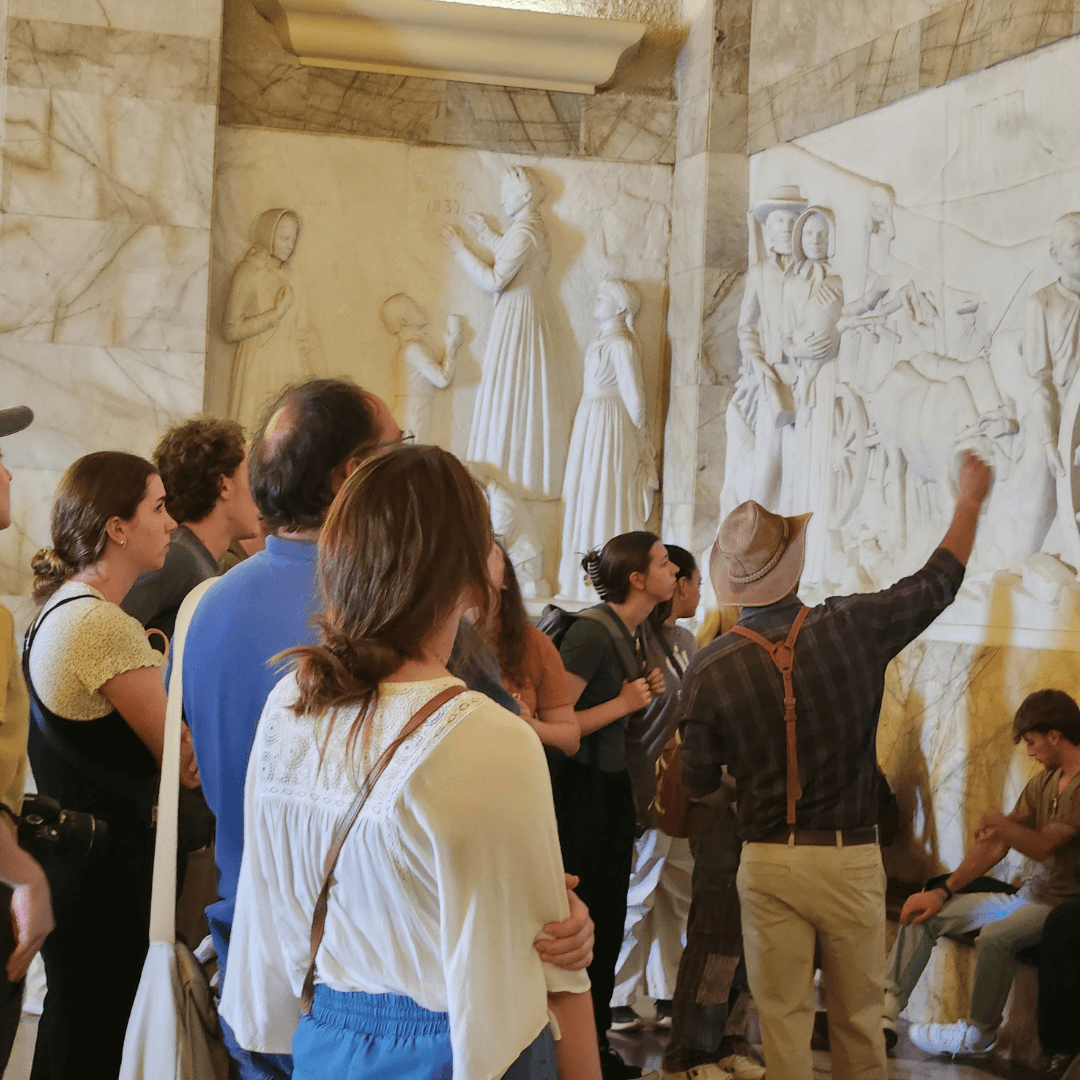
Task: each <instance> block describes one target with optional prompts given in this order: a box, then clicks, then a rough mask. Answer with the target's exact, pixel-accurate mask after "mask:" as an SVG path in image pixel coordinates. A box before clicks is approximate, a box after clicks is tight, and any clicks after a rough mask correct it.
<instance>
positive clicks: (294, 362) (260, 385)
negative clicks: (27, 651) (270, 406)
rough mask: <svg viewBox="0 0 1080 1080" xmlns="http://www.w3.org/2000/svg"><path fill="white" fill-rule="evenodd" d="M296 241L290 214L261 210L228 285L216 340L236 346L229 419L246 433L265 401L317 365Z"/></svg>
mask: <svg viewBox="0 0 1080 1080" xmlns="http://www.w3.org/2000/svg"><path fill="white" fill-rule="evenodd" d="M299 239H300V215H299V214H297V213H296V211H295V210H284V209H281V208H275V209H273V210H266V211H264V212H263V213H262V214H260V215H259V219H258V221H257V222H256V224H255V242H254V244H252V246H251V248H250V249H249V251H248V253H247V254H246V255H245V256H244V257H243V258H242V259H241V260H240V262H239V263H237V265H236V269H235V270H234V271H233V276H232V281H231V282H230V283H229V295H228V299H227V300H226V302H225V317H224V319H223V320H222V326H221V336H222V337H223V338H224V339H225V340H226V341H228V342H230V343H235V344H236V355H235V357H234V359H233V369H232V382H231V385H230V387H229V415H230V416H231V417H234V418H235V419H236V420H239V421H240V423H241V424H242V425H243V426H244V427H245V428H248V429H249V430H250V429H251V428H252V427H253V426H254V424H255V423H256V421H257V420H258V416H259V412H260V410H261V409H262V407H263V404H264V403H265V402H266V400H267V399H268V398H271V397H274V396H275V395H277V393H278V392H279V391H280V390H281V389H282V388H283V387H284V386H286V385H287V384H288V383H290V382H293V381H294V380H296V379H302V378H306V377H309V376H312V375H315V374H317V373H318V372H319V371H320V370H321V368H322V365H323V350H322V341H321V340H320V338H319V332H318V330H317V329H316V328H315V327H314V326H313V325H312V322H311V319H310V317H309V316H308V311H307V305H306V303H305V301H304V295H303V290H302V289H301V288H300V284H299V282H298V281H297V280H296V276H295V274H294V273H293V268H292V257H293V255H294V254H295V252H296V246H297V243H298V242H299Z"/></svg>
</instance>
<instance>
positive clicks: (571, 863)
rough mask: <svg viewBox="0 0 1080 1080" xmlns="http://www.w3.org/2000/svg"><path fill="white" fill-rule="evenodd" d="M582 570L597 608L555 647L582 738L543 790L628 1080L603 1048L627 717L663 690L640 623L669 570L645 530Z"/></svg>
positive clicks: (601, 1019) (596, 997) (621, 895)
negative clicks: (581, 906) (573, 878)
mask: <svg viewBox="0 0 1080 1080" xmlns="http://www.w3.org/2000/svg"><path fill="white" fill-rule="evenodd" d="M581 566H582V569H583V570H584V571H585V572H586V573H587V574H588V575H589V580H590V581H591V582H592V584H593V586H594V588H595V589H596V591H597V592H598V593H599V594H600V597H601V599H602V600H603V603H602V604H600V605H599V606H598V607H596V608H591V609H588V610H586V611H585V612H582V613H580V614H579V615H578V617H577V618H576V619H574V621H573V622H572V623H571V624H570V626H569V628H568V629H567V630H566V633H565V635H564V636H563V638H562V641H561V642H560V644H559V655H560V656H561V657H562V661H563V665H564V666H565V668H566V681H567V685H568V686H569V689H570V699H571V701H573V702H574V709H575V713H576V716H577V720H578V726H579V727H580V729H581V736H582V737H581V749H580V750H579V751H578V752H577V754H575V755H574V757H573V758H570V759H567V760H565V761H560V762H554V763H553V768H552V789H553V792H554V795H555V811H556V815H557V816H558V819H559V840H560V843H561V844H562V852H563V859H564V860H565V862H566V869H567V871H568V872H569V873H571V874H577V875H578V877H579V878H580V879H581V880H580V885H579V886H578V890H577V891H578V895H579V896H580V897H581V899H582V900H584V901H585V903H586V904H587V905H588V907H589V911H590V913H591V914H592V917H593V921H594V923H595V924H596V945H595V947H594V950H593V962H592V965H591V966H590V968H589V978H590V980H591V982H592V1001H593V1017H594V1021H595V1024H596V1032H597V1038H598V1039H599V1041H600V1063H601V1067H602V1069H603V1074H604V1080H631V1078H633V1077H638V1076H640V1075H641V1070H640V1069H638V1068H637V1067H636V1066H631V1065H627V1064H626V1063H625V1062H624V1061H623V1060H622V1058H621V1057H620V1056H619V1055H618V1053H617V1052H616V1051H615V1050H614V1049H613V1048H612V1047H610V1046H609V1045H608V1041H607V1031H608V1028H609V1027H610V1025H611V995H612V992H613V990H614V983H615V965H616V961H617V960H618V957H619V948H620V946H621V944H622V938H623V923H624V921H625V919H626V890H627V886H628V885H629V881H630V863H631V859H632V856H633V850H634V832H635V821H634V818H635V815H634V797H633V794H632V791H631V786H630V776H629V773H628V772H627V767H626V718H627V717H629V716H630V715H632V714H634V713H637V712H639V711H640V710H642V709H644V708H645V707H646V706H647V705H648V704H649V702H650V701H652V700H653V698H654V697H656V696H658V695H660V694H662V693H663V692H664V676H663V674H662V673H661V671H660V669H659V668H658V667H655V666H654V667H652V668H648V667H647V665H646V655H645V644H644V640H643V636H642V624H643V623H644V622H645V620H646V619H647V618H648V616H649V614H650V613H651V612H652V610H653V608H655V607H656V605H657V604H660V603H663V602H664V601H666V600H670V599H671V596H672V594H673V592H674V590H675V575H676V573H677V569H676V567H675V565H674V564H673V563H672V562H671V561H670V560H669V558H668V553H667V548H666V547H664V545H663V544H662V543H661V542H660V540H659V539H658V538H657V537H656V536H654V535H653V534H652V533H650V532H629V533H623V534H622V535H620V536H616V537H614V538H613V539H611V540H609V541H608V542H607V543H606V544H605V545H604V547H603V549H602V550H600V551H590V552H589V553H588V554H587V555H586V556H585V557H584V558H583V559H582V561H581Z"/></svg>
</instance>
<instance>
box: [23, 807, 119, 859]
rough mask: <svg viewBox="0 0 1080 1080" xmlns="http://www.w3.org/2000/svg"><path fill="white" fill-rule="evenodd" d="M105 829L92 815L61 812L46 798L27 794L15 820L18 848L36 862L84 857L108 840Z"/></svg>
mask: <svg viewBox="0 0 1080 1080" xmlns="http://www.w3.org/2000/svg"><path fill="white" fill-rule="evenodd" d="M108 834H109V829H108V826H107V825H106V824H105V822H104V821H102V820H101V819H100V818H96V817H94V815H93V814H84V813H81V812H80V811H78V810H64V809H62V808H61V806H60V804H59V803H58V802H57V801H56V800H55V799H51V798H49V796H48V795H27V796H26V798H25V799H23V804H22V814H21V815H20V817H19V847H21V848H22V849H23V850H24V851H29V852H30V854H31V855H33V856H34V857H35V858H36V859H38V860H39V861H41V860H42V859H48V858H50V857H53V856H56V855H87V854H89V853H90V851H91V850H93V849H94V848H100V847H102V846H103V845H104V843H105V841H106V839H107V838H108Z"/></svg>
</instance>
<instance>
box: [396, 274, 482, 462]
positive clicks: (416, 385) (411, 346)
mask: <svg viewBox="0 0 1080 1080" xmlns="http://www.w3.org/2000/svg"><path fill="white" fill-rule="evenodd" d="M379 314H380V316H381V317H382V321H383V326H385V327H386V330H387V332H388V333H390V334H393V336H394V337H395V338H396V339H397V350H396V352H395V353H394V383H395V387H394V394H393V396H392V398H391V400H390V411H391V412H392V413H393V414H394V416H396V417H399V418H400V421H401V423H402V424H403V425H404V427H405V430H406V431H411V432H412V433H413V435H415V436H416V438H417V440H418V441H420V442H428V441H429V439H430V438H431V408H432V405H433V403H434V393H435V391H436V390H445V389H446V388H447V387H448V386H449V385H450V383H452V382H453V381H454V371H455V368H456V365H457V352H458V349H460V348H461V343H462V342H463V341H464V340H465V322H464V320H463V319H462V317H461V316H460V315H448V316H447V318H446V333H445V335H444V337H443V352H442V355H441V356H440V355H439V354H437V353H436V352H435V350H434V349H432V347H431V346H430V345H429V344H428V342H427V340H426V338H425V336H424V330H425V329H426V328H427V325H428V314H427V312H426V311H425V310H424V309H423V308H422V307H421V306H420V305H419V304H418V303H417V302H416V301H415V300H414V299H413V298H412V297H411V296H408V295H406V294H405V293H395V294H394V295H393V296H391V297H389V298H388V299H387V300H386V301H385V302H384V303H383V306H382V308H381V309H380V312H379Z"/></svg>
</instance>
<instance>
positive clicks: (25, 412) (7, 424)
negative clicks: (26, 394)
mask: <svg viewBox="0 0 1080 1080" xmlns="http://www.w3.org/2000/svg"><path fill="white" fill-rule="evenodd" d="M33 419H34V413H33V410H31V409H28V408H27V407H26V406H25V405H14V406H12V407H11V408H10V409H0V436H3V435H14V434H15V432H16V431H22V429H23V428H27V427H29V426H30V423H31V421H32V420H33Z"/></svg>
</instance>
